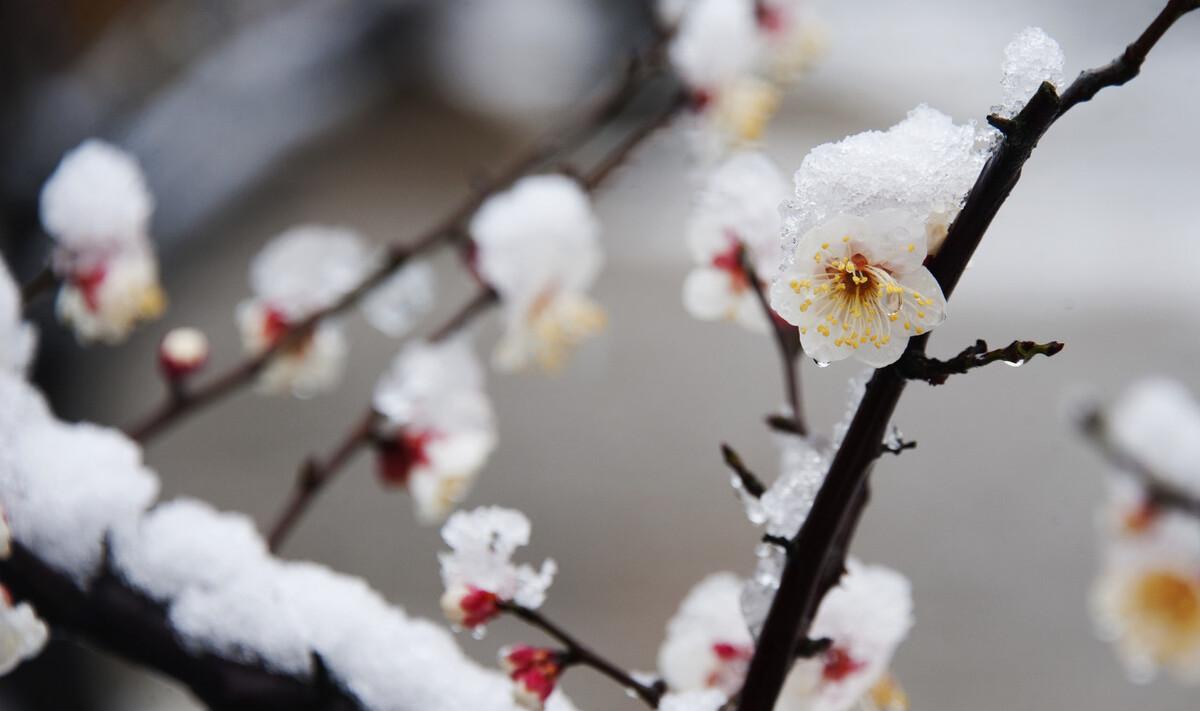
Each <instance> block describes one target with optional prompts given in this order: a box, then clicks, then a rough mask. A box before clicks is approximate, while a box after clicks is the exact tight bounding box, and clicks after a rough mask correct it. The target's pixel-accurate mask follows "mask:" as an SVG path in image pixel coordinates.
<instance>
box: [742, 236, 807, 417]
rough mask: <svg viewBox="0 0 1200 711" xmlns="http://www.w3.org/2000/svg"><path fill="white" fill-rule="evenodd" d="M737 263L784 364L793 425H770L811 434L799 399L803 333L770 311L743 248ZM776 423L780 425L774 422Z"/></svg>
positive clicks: (751, 264) (785, 383) (764, 291)
mask: <svg viewBox="0 0 1200 711" xmlns="http://www.w3.org/2000/svg"><path fill="white" fill-rule="evenodd" d="M738 261H739V262H740V263H741V267H742V271H743V272H744V273H745V275H746V280H747V281H748V282H750V285H751V287H753V289H754V296H755V298H757V300H758V304H759V306H761V307H762V312H763V317H764V318H766V320H767V323H768V324H769V326H770V329H771V332H772V333H773V334H774V336H775V346H776V349H777V350H778V351H779V361H780V363H781V364H782V365H783V390H784V397H785V398H786V399H787V403H788V407H789V408H791V410H792V416H791V418H790V420H791V422H790V423H789V422H787V420H788V419H789V418H784V417H777V416H775V417H773V420H772V421H771V426H772V427H773V428H775V429H781V430H786V431H789V432H792V433H794V434H798V435H800V436H805V435H807V434H808V425H807V424H805V422H804V409H803V407H802V406H801V396H800V371H799V368H798V366H799V362H798V361H799V360H800V354H801V353H802V351H801V350H800V334H799V333H797V332H796V329H795V328H792V327H791V326H789V325H787V324H786V323H784V322H781V321H780V319H779V317H778V316H776V315H775V309H773V308H771V302H770V300H768V299H767V292H766V289H765V287H764V284H763V281H762V279H759V278H758V274H757V273H756V272H755V271H754V264H753V263H751V261H750V255H749V254H748V253H747V252H746V249H745V248H744V247H743V248H742V249H741V250H740V252H739V254H738ZM776 420H777V422H778V424H776V423H775V421H776Z"/></svg>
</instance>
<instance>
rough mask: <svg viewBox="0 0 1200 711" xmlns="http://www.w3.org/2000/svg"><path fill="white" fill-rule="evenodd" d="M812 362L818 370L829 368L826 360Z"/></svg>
mask: <svg viewBox="0 0 1200 711" xmlns="http://www.w3.org/2000/svg"><path fill="white" fill-rule="evenodd" d="M813 362H814V363H816V364H817V367H818V368H828V367H829V361H827V360H814V361H813Z"/></svg>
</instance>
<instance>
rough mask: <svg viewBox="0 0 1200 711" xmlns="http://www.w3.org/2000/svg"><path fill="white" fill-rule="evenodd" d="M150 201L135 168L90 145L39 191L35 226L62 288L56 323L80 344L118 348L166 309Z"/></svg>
mask: <svg viewBox="0 0 1200 711" xmlns="http://www.w3.org/2000/svg"><path fill="white" fill-rule="evenodd" d="M153 211H154V198H153V197H152V196H151V195H150V192H149V190H148V189H147V188H146V181H145V178H144V177H143V176H142V171H141V168H140V167H139V166H138V164H137V161H136V160H135V159H134V158H133V157H132V156H130V155H129V154H127V153H125V152H123V151H121V150H120V149H118V148H116V147H114V146H111V145H109V144H107V143H104V142H102V141H98V140H89V141H86V142H84V143H83V144H82V145H80V146H79V147H78V148H75V149H74V150H72V151H70V152H68V153H67V154H66V155H65V156H63V159H62V162H61V163H60V164H59V166H58V168H56V169H55V171H54V173H53V175H51V176H50V179H49V180H47V181H46V184H45V185H44V186H43V187H42V194H41V220H42V226H43V228H44V229H45V230H46V232H47V233H48V234H49V235H50V237H51V238H52V239H53V240H54V245H55V246H54V253H53V257H52V266H53V269H54V273H55V275H56V276H57V277H59V278H60V279H61V280H62V288H61V289H60V290H59V293H58V301H57V312H58V317H59V319H60V320H61V321H62V322H63V323H65V324H67V325H68V326H70V327H71V328H72V329H73V330H74V331H75V335H76V337H77V338H78V339H79V340H80V341H81V342H84V343H90V342H93V341H101V342H105V343H119V342H121V341H123V340H125V338H126V337H127V336H128V335H129V332H130V331H131V330H132V329H133V327H134V326H135V325H137V324H138V323H139V322H140V321H145V320H149V319H154V318H157V317H158V316H159V315H161V314H162V312H163V310H164V308H165V307H166V297H165V295H164V294H163V290H162V287H160V286H159V283H158V262H157V260H156V258H155V256H154V247H153V245H152V244H151V241H150V236H149V235H150V232H149V228H150V215H151V213H152V212H153Z"/></svg>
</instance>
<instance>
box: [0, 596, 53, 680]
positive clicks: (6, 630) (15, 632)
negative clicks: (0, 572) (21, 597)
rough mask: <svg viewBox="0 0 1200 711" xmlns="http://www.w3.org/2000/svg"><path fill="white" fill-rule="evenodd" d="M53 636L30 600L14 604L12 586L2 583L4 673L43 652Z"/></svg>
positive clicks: (0, 662)
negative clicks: (10, 591) (10, 589)
mask: <svg viewBox="0 0 1200 711" xmlns="http://www.w3.org/2000/svg"><path fill="white" fill-rule="evenodd" d="M49 637H50V632H49V630H48V629H47V628H46V623H45V622H43V621H42V620H41V618H39V617H38V616H37V613H36V612H35V611H34V609H33V608H32V607H30V606H29V603H27V602H22V603H20V604H16V605H14V604H13V599H12V595H11V594H10V593H9V591H8V589H7V588H5V587H4V586H3V585H0V676H4V675H5V674H8V673H9V672H11V671H12V670H13V669H16V668H17V665H19V664H20V663H21V662H23V661H25V660H27V659H32V658H34V657H36V656H37V655H39V654H41V652H42V648H43V647H45V646H46V640H47V639H49Z"/></svg>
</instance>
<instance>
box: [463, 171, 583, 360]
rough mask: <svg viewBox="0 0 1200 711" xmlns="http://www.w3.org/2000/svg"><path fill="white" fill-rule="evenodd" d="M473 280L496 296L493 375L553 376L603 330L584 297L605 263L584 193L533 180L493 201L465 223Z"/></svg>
mask: <svg viewBox="0 0 1200 711" xmlns="http://www.w3.org/2000/svg"><path fill="white" fill-rule="evenodd" d="M470 233H471V237H472V239H473V240H474V242H475V245H476V246H477V248H478V251H477V253H476V258H477V264H478V268H479V273H480V274H481V275H482V276H483V278H484V279H485V280H486V281H487V283H488V284H490V285H491V286H492V287H493V288H495V289H496V291H497V292H498V293H499V294H500V298H501V301H502V303H503V307H504V310H505V323H506V327H505V335H504V337H503V338H502V340H501V342H500V344H499V346H498V347H497V351H496V356H495V360H496V363H497V365H498V366H499V367H502V368H504V369H507V370H514V369H517V368H521V367H524V366H525V365H526V364H528V363H530V362H538V363H539V364H541V365H543V366H545V367H548V368H554V367H557V366H559V365H561V363H562V360H563V358H564V357H565V356H566V354H567V353H568V352H569V351H570V350H571V348H573V347H574V346H575V345H576V344H577V343H578V342H579V341H581V340H582V339H584V338H586V337H588V336H590V335H592V334H594V333H596V332H597V331H599V330H600V329H601V328H602V327H603V326H604V313H603V311H602V310H601V309H600V308H599V307H598V306H596V305H595V304H594V303H593V302H592V301H591V300H590V299H588V298H587V297H586V296H585V295H584V292H585V291H587V290H588V289H589V288H590V287H591V286H592V284H593V282H595V280H596V276H597V275H598V274H599V272H600V267H601V265H602V263H603V254H602V252H601V250H600V243H599V234H600V223H599V221H598V220H597V219H596V215H595V213H594V212H593V210H592V206H591V201H590V199H589V198H588V195H587V193H585V192H584V191H583V189H582V188H581V187H580V186H579V184H578V183H576V182H575V181H573V180H571V179H570V178H567V177H565V176H562V175H534V176H528V177H525V178H522V179H520V180H518V181H517V182H516V183H515V184H514V185H513V186H512V187H511V188H509V189H508V190H506V191H504V192H501V193H498V194H496V195H493V196H492V197H490V198H488V200H487V201H486V202H484V204H483V205H482V206H481V207H480V208H479V210H478V212H476V213H475V216H474V217H473V218H472V219H471V224H470Z"/></svg>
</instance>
